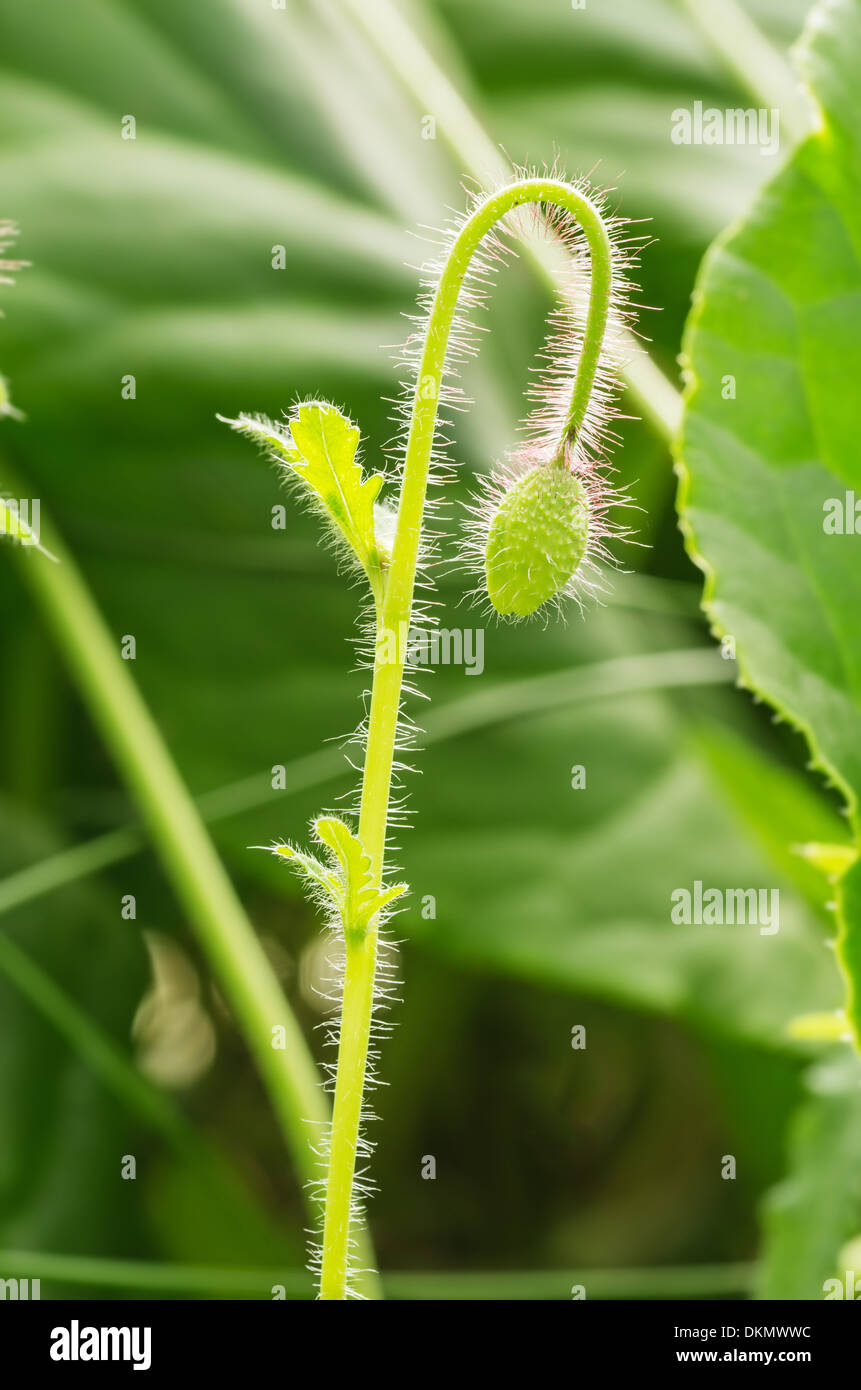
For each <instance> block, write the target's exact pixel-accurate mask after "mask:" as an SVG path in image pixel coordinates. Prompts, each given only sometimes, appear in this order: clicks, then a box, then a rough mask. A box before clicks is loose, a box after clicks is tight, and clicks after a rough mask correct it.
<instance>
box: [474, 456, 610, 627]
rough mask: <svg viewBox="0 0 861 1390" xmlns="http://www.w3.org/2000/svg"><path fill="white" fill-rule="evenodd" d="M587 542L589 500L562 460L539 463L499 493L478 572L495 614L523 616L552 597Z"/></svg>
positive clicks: (584, 550)
mask: <svg viewBox="0 0 861 1390" xmlns="http://www.w3.org/2000/svg"><path fill="white" fill-rule="evenodd" d="M588 541H589V499H588V496H587V493H586V489H585V487H584V486H583V483H582V481H581V480H580V479H579V478H578V477H577V476H576V475H575V474H574V473H572V472H571V470H570V469H569V468H568V467H567V466H566V465H564V464H560V463H555V462H554V463H540V464H538V465H536V466H535V467H533V468H531V469H530V470H529V472H528V473H524V474H523V476H522V477H521V478H519V479H518V480H517V481H516V482H515V483H514V484H513V485H512V486H511V487H510V488H509V490H508V491H507V492H506V493H505V494H504V496H503V497H502V500H501V502H500V504H499V507H498V509H497V511H496V513H495V515H494V516H493V517H492V519H491V521H490V527H489V530H488V534H487V546H486V550H485V560H484V571H485V576H486V579H487V592H488V596H489V598H490V601H491V603H492V604H493V606H494V608H495V609H496V611H497V612H498V613H501V614H503V615H505V616H513V617H518V618H525V617H528V615H529V614H530V613H534V612H535V611H536V610H537V609H538V608H540V607H541V605H542V603H546V602H547V600H548V599H552V598H555V597H556V596H557V595H558V594H559V593H561V591H562V590H563V589H564V588H565V586H566V584H567V583H568V581H569V580H570V579H571V577H572V576H573V575H574V573H575V571H576V570H577V568H578V567H579V565H580V563H581V561H582V559H583V557H584V555H585V554H586V547H587V544H588Z"/></svg>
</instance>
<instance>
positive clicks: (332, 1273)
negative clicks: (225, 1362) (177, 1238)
mask: <svg viewBox="0 0 861 1390" xmlns="http://www.w3.org/2000/svg"><path fill="white" fill-rule="evenodd" d="M525 203H546V204H552V205H555V206H557V207H561V208H563V209H564V210H565V211H567V212H568V213H569V214H570V215H571V216H572V217H574V218H575V219H576V220H577V221H578V222H579V223H580V225H581V226H582V228H583V231H584V234H585V236H586V239H587V242H588V245H589V250H590V255H591V263H592V264H591V269H592V280H591V289H590V296H589V308H588V312H587V318H586V326H585V330H584V337H583V347H582V351H581V354H580V359H579V362H578V366H577V372H576V376H575V379H574V385H573V390H572V394H571V402H570V406H569V410H568V414H567V417H566V421H565V425H564V428H563V431H562V437H561V440H560V449H561V447H562V445H563V444H564V442H565V440H567V439H569V438H573V437H575V436H576V434H577V432H578V430H579V429H580V426H581V425H582V423H583V419H584V417H585V414H586V410H587V407H588V404H589V397H590V394H591V391H592V386H593V384H594V380H595V373H596V370H597V367H598V361H599V358H600V354H601V346H602V343H603V338H604V329H605V326H606V322H607V315H608V312H609V304H610V293H611V286H612V253H611V248H610V242H609V238H608V235H607V230H606V228H605V226H604V223H603V220H602V218H601V216H600V214H599V212H598V211H597V209H596V208H595V206H594V205H593V204H592V203H591V202H590V200H589V199H588V198H587V197H586V196H585V195H584V194H582V193H579V192H577V191H576V190H575V189H573V188H572V187H571V186H570V185H568V184H566V183H563V182H561V181H560V180H557V179H549V178H535V179H524V180H522V181H519V182H517V183H514V184H510V185H509V186H508V187H506V188H503V189H501V190H500V191H499V192H498V193H495V194H493V195H492V196H491V197H489V198H488V199H487V200H486V201H484V202H482V203H480V204H479V206H478V207H477V208H476V210H475V211H474V212H473V213H472V215H471V216H470V217H469V218H468V219H467V220H466V222H465V223H464V225H463V227H462V228H461V230H460V232H459V233H458V235H457V237H456V238H455V241H454V243H453V245H452V247H451V250H450V252H449V254H448V257H447V259H446V263H445V267H444V269H443V272H442V274H441V276H440V280H439V283H438V285H437V288H436V292H435V294H434V299H433V303H432V305H431V310H430V315H429V318H428V323H427V329H426V333H425V339H424V347H423V350H422V354H421V359H420V362H419V367H418V372H417V377H416V389H415V395H414V398H413V406H412V414H411V418H410V427H409V434H408V437H407V447H406V458H405V462H404V475H403V484H402V488H401V496H400V502H399V506H398V521H397V530H396V533H395V541H394V545H393V548H392V558H391V565H390V567H389V571H388V575H387V579H386V586H385V593H384V595H383V600H382V604H381V605H379V604H378V606H377V613H376V623H377V644H376V659H375V664H374V680H373V688H372V693H371V709H370V715H369V719H368V745H367V751H366V754H365V765H364V776H363V780H362V798H361V807H360V812H359V839H360V840H361V842H362V845H363V847H364V849H365V852H366V853H367V854H368V855H369V856H370V860H371V864H372V868H373V877H374V884H375V886H377V887H379V885H380V884H381V882H382V878H383V871H384V861H385V848H386V826H387V822H388V814H389V797H390V792H391V783H392V764H393V760H394V749H395V738H396V734H397V726H398V717H399V714H400V704H401V691H402V687H403V677H404V662H405V652H404V651H403V649H402V647H403V644H402V643H401V642H399V641H397V640H396V641H395V643H394V646H395V650H396V651H397V657H396V659H394V660H392V658H391V645H392V644H391V643H390V641H389V640H388V638H389V636H390V635H391V634H394V635H395V637H396V638H397V635H398V634H400V633H402V632H405V631H406V630H407V629H408V628H409V625H410V619H411V615H412V605H413V593H414V589H415V580H416V570H417V567H418V559H419V547H420V542H421V530H422V523H423V518H424V507H425V500H426V496H427V487H428V478H429V473H430V465H431V456H432V453H433V441H434V433H435V430H436V424H437V415H438V410H439V399H440V394H441V391H442V382H443V370H444V366H445V358H446V352H447V349H448V344H449V339H450V336H451V331H452V327H453V325H454V322H455V317H456V313H457V305H458V299H459V296H460V291H461V288H462V286H463V282H464V279H465V278H466V275H467V273H468V271H469V267H470V263H471V261H472V258H473V256H474V254H475V252H476V250H477V249H478V246H479V243H480V242H481V240H482V238H483V237H484V236H485V235H486V234H487V232H489V231H490V229H491V228H492V227H494V226H495V225H496V223H497V222H498V221H499V220H500V219H501V218H503V217H504V216H505V215H506V214H507V213H509V212H511V211H512V210H513V209H514V208H517V207H519V206H522V205H523V204H525ZM344 936H345V952H346V959H345V974H344V997H343V1008H342V1022H341V1037H340V1043H339V1049H338V1065H337V1073H336V1081H335V1099H334V1107H333V1113H332V1134H331V1147H330V1154H329V1168H328V1174H327V1181H326V1207H325V1217H324V1228H323V1248H322V1268H321V1281H320V1297H321V1298H323V1299H343V1298H346V1297H347V1293H348V1287H349V1277H350V1228H351V1222H352V1219H353V1188H354V1182H355V1174H356V1154H357V1149H358V1144H359V1129H360V1123H361V1112H362V1100H363V1095H364V1089H365V1080H366V1073H367V1066H368V1047H369V1042H370V1033H371V1017H372V1012H373V999H374V979H375V973H376V965H377V947H378V932H377V929H376V928H375V927H373V926H372V927H371V928H370V929H369V930H368V931H366V932H364V933H363V934H361V935H360V934H358V933H351V931H350V923H348V922H345V923H344Z"/></svg>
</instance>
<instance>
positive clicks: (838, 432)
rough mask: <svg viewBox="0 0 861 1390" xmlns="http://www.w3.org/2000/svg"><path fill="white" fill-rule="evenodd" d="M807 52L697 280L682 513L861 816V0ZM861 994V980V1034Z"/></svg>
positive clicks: (725, 624) (725, 598)
mask: <svg viewBox="0 0 861 1390" xmlns="http://www.w3.org/2000/svg"><path fill="white" fill-rule="evenodd" d="M802 61H803V67H804V71H805V73H806V76H807V79H808V81H809V84H810V89H811V92H812V94H813V96H814V97H815V100H816V103H817V105H818V108H819V112H820V118H821V123H820V128H819V129H818V130H817V132H816V133H815V134H813V135H812V136H811V137H810V138H809V139H808V140H807V141H806V142H805V143H804V144H803V145H802V146H801V147H800V148H799V149H798V151H797V152H796V154H795V155H794V157H793V158H792V159H791V160H790V162H789V163H788V164H787V166H786V167H785V168H784V169H783V171H782V172H781V173H780V174H779V175H778V177H777V178H776V179H775V180H774V181H773V182H772V183H771V184H770V185H769V186H768V187H767V188H766V189H765V190H764V192H763V193H762V194H761V195H760V197H759V199H758V200H757V202H756V203H755V205H754V207H753V209H752V210H751V212H750V214H749V215H748V216H747V217H746V218H745V219H744V221H743V222H742V223H741V224H740V225H739V226H738V227H736V228H735V229H734V230H733V231H732V232H731V233H730V234H729V235H728V236H726V237H725V238H723V239H722V240H721V241H720V242H719V243H718V244H717V246H716V247H715V248H714V249H713V250H712V251H711V253H710V254H709V255H708V257H707V258H706V262H705V265H704V269H703V272H702V274H701V277H700V281H699V285H698V288H697V291H696V294H695V303H694V309H693V312H692V315H691V318H690V322H689V325H688V330H687V335H686V358H687V370H688V374H689V388H688V398H687V409H686V414H685V421H684V427H683V433H682V439H681V449H680V458H681V470H682V478H683V481H682V488H681V514H682V521H683V525H684V528H685V531H686V535H687V538H688V543H689V547H690V550H691V552H692V554H693V555H694V556H695V558H696V559H697V561H698V563H699V564H700V565H701V566H702V567H703V569H704V570H705V571H706V574H707V583H706V608H707V611H708V613H709V616H710V618H711V620H712V622H713V624H714V626H715V628H716V629H718V630H719V631H720V632H722V633H727V634H732V636H733V637H734V638H735V641H736V646H737V651H738V658H739V663H740V669H741V672H742V676H743V680H744V682H745V683H746V684H747V685H748V686H749V687H750V688H751V689H752V690H754V691H755V692H756V693H757V694H759V695H762V696H764V697H765V698H766V699H767V700H768V701H769V702H770V703H771V704H772V705H774V706H775V708H776V709H777V710H778V711H779V712H780V713H781V714H782V715H785V716H787V717H788V718H789V719H790V720H791V721H792V722H793V723H794V724H796V725H797V726H799V727H800V728H801V729H802V730H803V731H804V733H805V734H806V736H807V739H808V741H809V743H810V747H811V750H812V754H813V760H814V763H815V765H816V767H817V768H819V769H820V770H821V771H822V772H823V773H824V774H825V775H826V776H827V777H828V778H829V779H830V780H832V781H833V782H834V783H836V784H837V786H838V787H839V789H840V791H841V792H842V794H843V796H844V798H845V800H846V803H847V806H848V809H849V813H850V816H851V818H852V820H853V822H856V821H857V810H858V797H859V789H861V642H859V640H858V638H859V615H861V509H859V507H858V499H861V451H859V447H858V417H857V382H858V379H859V375H861V106H859V103H858V100H857V73H858V70H859V65H861V2H860V0H827V3H824V4H822V5H820V6H819V7H818V8H817V9H816V11H815V12H814V17H813V19H812V20H811V24H810V27H809V31H808V39H807V42H806V44H805V46H804V49H803V59H802ZM856 828H857V824H856ZM849 903H850V899H849V898H848V897H847V898H846V899H845V900H844V908H845V909H848V905H849ZM858 933H861V919H859V918H857V917H856V916H855V915H854V913H853V915H852V916H851V918H850V917H849V916H847V914H846V911H844V921H843V923H842V938H843V939H842V944H841V955H842V959H843V961H844V965H845V966H846V968H847V971H848V972H849V973H850V976H854V975H855V974H857V971H858V962H857V957H858V949H857V946H856V945H855V940H854V938H855V936H856V935H857V934H858ZM857 993H858V991H857V988H856V987H855V986H854V984H853V988H852V992H851V998H850V1009H851V1013H852V1017H853V1022H854V1026H855V1030H856V1033H858V1034H861V1010H859V1005H858V1000H857Z"/></svg>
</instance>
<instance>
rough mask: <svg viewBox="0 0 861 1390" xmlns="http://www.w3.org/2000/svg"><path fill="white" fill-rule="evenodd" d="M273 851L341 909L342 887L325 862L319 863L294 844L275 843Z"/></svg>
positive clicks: (311, 855)
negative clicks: (317, 886)
mask: <svg viewBox="0 0 861 1390" xmlns="http://www.w3.org/2000/svg"><path fill="white" fill-rule="evenodd" d="M273 853H274V854H280V855H281V856H282V858H284V859H289V860H291V862H292V863H293V864H294V865H295V867H296V868H297V869H298V870H299V872H300V873H301V874H302V876H303V877H304V878H305V879H307V880H308V882H309V883H312V884H313V883H316V884H319V886H320V887H321V888H322V889H323V890H324V891H325V892H326V893H327V894H328V895H329V897H330V898H331V899H332V902H333V903H334V904H335V906H336V907H337V908H338V910H339V911H340V910H341V907H342V905H343V888H342V886H341V882H340V880H339V879H338V877H337V875H336V874H334V873H332V870H331V869H328V868H327V867H326V865H325V864H321V862H320V860H319V859H316V858H315V857H314V855H313V854H306V853H305V852H304V851H303V850H301V849H296V847H295V845H275V846H273Z"/></svg>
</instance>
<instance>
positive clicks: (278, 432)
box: [218, 401, 383, 597]
mask: <svg viewBox="0 0 861 1390" xmlns="http://www.w3.org/2000/svg"><path fill="white" fill-rule="evenodd" d="M218 418H219V419H220V420H223V419H224V417H223V416H219V417H218ZM225 423H226V424H229V425H232V426H233V428H234V429H237V430H240V431H241V432H242V433H243V434H246V435H248V436H249V437H250V438H252V439H257V440H259V441H260V442H262V443H264V444H266V445H267V447H268V448H269V449H270V451H271V452H272V453H273V454H274V455H275V457H276V458H277V459H278V461H279V462H280V463H282V464H283V465H284V466H285V467H286V468H287V469H288V471H289V472H290V473H292V474H294V475H295V476H296V477H297V478H299V479H301V481H302V482H303V483H304V484H305V486H306V487H307V488H308V490H309V492H310V493H311V496H312V500H313V502H314V504H315V507H316V509H317V510H318V511H319V512H320V513H321V515H323V517H324V518H325V519H326V520H327V521H328V522H329V523H330V524H331V526H332V527H333V528H334V529H335V531H336V532H337V534H338V536H339V537H340V538H341V539H342V540H343V541H346V543H347V545H348V546H349V548H350V551H351V552H352V554H353V555H354V556H355V557H356V559H357V560H358V562H359V564H360V565H361V566H362V569H363V570H364V571H365V574H366V575H367V576H368V580H369V582H370V585H371V588H372V589H373V591H374V594H375V595H376V596H377V597H380V596H381V594H382V573H383V553H382V550H381V547H380V546H379V544H378V542H377V537H376V531H375V526H374V503H375V501H376V499H377V495H378V494H379V491H380V488H381V487H382V485H383V475H382V473H372V474H370V475H368V476H367V477H366V476H365V475H364V474H363V472H362V467H361V464H360V463H359V462H358V460H357V458H356V452H357V450H358V447H359V430H358V428H357V427H356V426H355V425H354V424H353V423H352V421H350V420H348V419H347V418H346V416H344V415H342V414H341V412H340V411H339V410H337V409H336V408H335V406H333V405H328V404H327V403H326V402H325V401H309V402H307V403H306V404H305V405H301V406H300V407H299V410H298V412H297V414H296V415H295V416H294V417H293V418H292V419H291V420H290V421H289V422H288V423H289V433H288V431H287V430H285V429H284V427H283V426H282V425H280V424H274V423H273V422H272V421H271V420H266V419H263V418H260V419H257V418H255V417H254V416H252V415H240V416H239V418H238V419H237V420H226V421H225Z"/></svg>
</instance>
